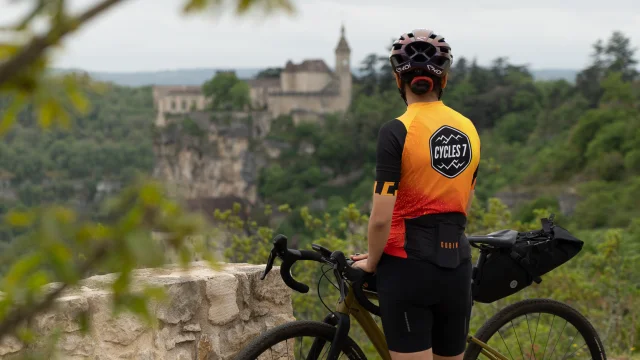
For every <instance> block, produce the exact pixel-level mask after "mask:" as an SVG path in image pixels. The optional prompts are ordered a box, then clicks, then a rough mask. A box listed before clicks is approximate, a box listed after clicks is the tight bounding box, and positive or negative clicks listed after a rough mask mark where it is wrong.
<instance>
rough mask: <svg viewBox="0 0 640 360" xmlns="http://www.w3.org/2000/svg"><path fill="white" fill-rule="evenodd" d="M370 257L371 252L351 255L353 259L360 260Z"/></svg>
mask: <svg viewBox="0 0 640 360" xmlns="http://www.w3.org/2000/svg"><path fill="white" fill-rule="evenodd" d="M368 257H369V254H355V255H351V260H353V261H360V260H364V259H367V258H368Z"/></svg>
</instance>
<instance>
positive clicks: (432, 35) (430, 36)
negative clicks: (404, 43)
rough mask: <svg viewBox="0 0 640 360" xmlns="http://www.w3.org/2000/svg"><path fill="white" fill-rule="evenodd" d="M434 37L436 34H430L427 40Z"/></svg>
mask: <svg viewBox="0 0 640 360" xmlns="http://www.w3.org/2000/svg"><path fill="white" fill-rule="evenodd" d="M436 36H437V35H436V34H431V35H429V39H435V38H436Z"/></svg>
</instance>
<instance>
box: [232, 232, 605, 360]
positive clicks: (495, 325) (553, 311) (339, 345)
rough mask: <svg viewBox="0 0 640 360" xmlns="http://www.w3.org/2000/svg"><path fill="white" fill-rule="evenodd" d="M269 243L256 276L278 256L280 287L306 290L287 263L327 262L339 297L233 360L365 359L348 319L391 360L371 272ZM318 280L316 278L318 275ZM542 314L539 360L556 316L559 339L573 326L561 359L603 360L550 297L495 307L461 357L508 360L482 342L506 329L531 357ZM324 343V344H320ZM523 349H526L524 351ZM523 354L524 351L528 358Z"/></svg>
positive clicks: (574, 318) (508, 239)
mask: <svg viewBox="0 0 640 360" xmlns="http://www.w3.org/2000/svg"><path fill="white" fill-rule="evenodd" d="M516 235H517V232H515V231H513V230H507V231H502V232H496V233H491V234H488V235H482V236H470V237H468V240H469V243H470V244H471V245H473V246H474V247H479V248H482V249H488V248H493V249H500V248H508V247H512V246H513V245H514V244H515V242H516ZM273 244H274V245H273V249H272V251H271V253H270V255H269V259H268V260H267V264H266V267H265V270H264V272H263V274H262V279H264V278H265V276H266V275H267V274H268V273H269V272H270V271H271V269H272V267H273V263H274V260H275V258H276V257H278V258H280V259H281V260H282V265H281V267H280V275H281V277H282V279H283V281H284V282H285V283H286V285H287V286H289V287H290V288H292V289H293V290H295V291H298V292H300V293H307V292H308V291H309V287H308V286H307V285H305V284H303V283H300V282H298V281H296V280H295V279H294V278H293V277H292V276H291V267H292V266H293V264H294V263H296V262H297V261H300V260H312V261H316V262H320V263H323V264H328V265H330V266H331V267H332V268H333V274H334V276H335V278H336V280H337V287H338V289H339V291H340V297H339V300H338V302H337V305H336V308H335V311H333V312H331V313H329V314H328V315H327V316H326V317H325V319H324V320H323V321H322V322H320V321H308V320H298V321H293V322H289V323H286V324H283V325H280V326H277V327H274V328H272V329H271V330H269V331H267V332H265V333H263V334H262V335H260V336H258V337H256V338H255V339H253V340H252V341H251V342H250V343H249V344H248V345H247V346H246V347H245V348H244V349H243V350H241V351H240V352H239V353H238V354H237V355H236V359H237V360H250V359H251V360H253V359H282V358H286V359H290V358H291V359H294V358H300V359H301V358H304V359H319V358H320V355H322V354H324V355H326V358H327V359H331V360H333V359H338V357H339V355H340V356H342V355H341V354H343V355H346V357H347V358H348V359H366V356H365V354H364V352H363V351H362V350H361V349H360V347H359V346H358V345H357V344H356V342H355V341H354V340H353V339H352V338H351V337H350V336H349V329H350V324H351V317H353V318H354V319H355V320H356V321H357V322H358V323H359V324H360V326H361V327H362V329H363V330H364V332H365V334H366V336H367V337H368V339H369V340H370V341H371V343H372V344H373V346H374V347H375V350H376V352H377V353H378V355H379V357H380V358H381V359H383V360H391V357H390V355H389V352H388V349H387V344H386V340H385V337H384V334H383V332H382V330H381V329H380V327H378V325H377V324H376V322H375V320H374V318H373V316H372V314H374V315H377V316H380V312H379V307H378V306H377V305H375V304H373V303H372V302H371V300H377V294H376V291H375V275H374V274H368V273H366V272H364V271H362V270H360V269H358V268H353V267H351V264H352V263H353V261H351V260H350V259H348V258H347V257H345V255H344V254H343V253H342V252H341V251H330V250H328V249H326V248H324V247H322V246H320V245H317V244H313V245H312V249H313V250H295V249H288V248H287V238H286V236H284V235H277V236H276V237H274V239H273ZM483 256H486V254H485V253H484V252H482V251H481V254H480V258H479V259H478V261H477V262H476V265H475V266H474V267H477V265H478V264H479V263H480V262H481V261H483V260H484V259H483ZM474 271H475V269H474ZM320 279H322V277H321V278H320ZM536 282H538V281H536ZM537 312H539V313H540V315H539V316H538V318H537V323H536V328H535V335H534V334H532V332H533V330H532V328H531V327H530V324H529V315H530V314H533V313H537ZM542 314H549V315H552V316H553V320H552V324H551V328H550V330H549V335H548V337H547V341H546V343H545V346H544V351H543V354H542V359H544V358H545V356H546V354H547V345H550V344H549V338H550V336H551V332H552V330H553V322H554V320H555V319H556V317H558V318H561V319H564V320H565V325H564V326H563V328H562V331H561V333H560V336H561V337H562V334H563V332H564V329H565V327H566V325H567V324H568V323H570V324H571V325H573V326H574V327H575V329H576V333H575V334H574V336H573V337H572V338H571V340H570V342H569V344H570V345H569V348H570V350H573V352H572V353H571V354H569V355H567V353H568V351H566V352H565V354H564V356H563V357H562V359H563V360H564V359H569V358H574V357H575V356H581V355H584V354H585V353H586V354H587V355H589V356H590V357H591V358H592V359H601V360H606V355H605V351H604V346H603V345H602V342H601V340H600V338H599V336H598V333H597V331H596V330H595V329H594V328H593V326H592V325H591V323H590V322H589V321H588V320H587V319H586V318H585V317H584V316H583V315H582V314H580V313H579V312H578V311H577V310H575V309H573V308H572V307H571V306H569V305H567V304H564V303H562V302H559V301H555V300H550V299H529V300H523V301H519V302H516V303H514V304H511V305H509V306H507V307H505V308H504V309H502V310H500V311H498V312H497V313H496V314H495V315H493V316H492V317H491V318H490V319H489V320H488V321H486V322H485V323H484V325H482V326H481V327H480V328H479V329H478V331H477V332H476V334H475V335H469V336H468V337H467V348H466V350H465V353H464V360H472V359H477V358H479V356H480V355H481V354H482V355H484V356H485V357H487V358H488V359H489V360H507V359H514V357H513V356H512V352H511V351H510V350H509V349H507V352H506V353H505V352H504V351H499V350H498V349H496V347H498V346H496V345H489V344H488V343H489V342H490V340H491V339H492V337H493V336H494V335H496V334H497V335H499V337H500V338H501V340H502V342H503V343H504V345H505V347H506V346H507V341H506V340H505V336H507V337H508V336H510V331H511V330H513V332H514V333H515V335H516V336H515V340H516V341H515V342H514V340H513V338H512V337H508V339H509V342H510V343H512V344H515V343H517V344H518V347H519V348H520V353H521V355H522V357H521V358H522V359H525V358H527V359H533V360H537V359H538V356H539V355H540V350H541V349H540V347H537V346H535V341H536V337H537V335H538V328H539V325H540V319H541V315H542ZM523 316H524V317H525V318H526V325H527V328H528V334H529V339H530V340H532V342H531V344H530V349H529V347H528V346H527V347H526V348H525V350H527V351H523V347H522V345H521V339H520V338H518V335H517V333H516V328H518V327H521V328H524V326H521V325H523V322H522V320H521V321H519V322H518V321H517V319H518V318H521V317H523ZM514 321H515V324H514ZM507 324H511V327H510V329H507V331H509V333H507V331H502V332H501V331H500V329H501V328H502V327H503V326H504V325H507ZM578 333H580V335H581V336H582V337H583V339H584V345H582V346H581V347H579V348H578V346H577V345H576V344H575V343H574V342H573V340H574V339H575V337H576V335H578ZM532 335H533V336H532ZM303 336H309V337H312V338H313V341H311V342H309V341H307V342H306V344H307V345H309V343H310V349H309V352H308V353H307V355H306V356H302V346H303V345H304V344H305V341H298V342H297V344H299V345H300V351H299V352H300V356H299V357H297V356H296V355H297V354H298V351H297V350H295V346H296V342H295V341H292V343H291V344H289V340H290V339H295V338H298V337H303ZM282 341H285V345H284V346H276V345H277V344H279V343H281V342H282ZM559 342H560V339H558V340H557V341H556V342H555V345H554V346H553V350H552V351H551V353H550V356H551V357H552V355H553V353H554V352H555V349H556V347H557V345H558V343H559ZM327 343H329V344H330V345H329V346H327V347H325V345H326V344H327ZM522 343H524V339H522ZM585 346H586V347H587V351H584V352H583V351H582V348H584V347H585ZM323 348H324V352H323ZM529 350H531V351H530V352H529ZM525 352H526V353H527V354H528V355H529V356H528V357H527V356H526V354H525ZM506 354H508V355H509V357H507V356H506ZM268 355H271V356H268ZM274 355H275V357H274ZM574 355H575V356H574ZM323 358H324V357H323ZM516 358H517V357H516Z"/></svg>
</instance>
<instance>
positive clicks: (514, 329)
mask: <svg viewBox="0 0 640 360" xmlns="http://www.w3.org/2000/svg"><path fill="white" fill-rule="evenodd" d="M511 326H512V328H513V333H514V334H515V335H516V341H517V342H518V348H520V354H522V360H524V352H523V351H522V346H521V345H520V339H518V334H517V333H516V328H515V326H513V322H511Z"/></svg>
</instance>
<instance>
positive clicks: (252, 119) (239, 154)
mask: <svg viewBox="0 0 640 360" xmlns="http://www.w3.org/2000/svg"><path fill="white" fill-rule="evenodd" d="M268 119H269V116H268V114H265V113H260V112H256V113H250V114H246V113H222V114H220V113H219V114H214V113H211V112H192V113H189V114H186V115H176V116H174V117H173V118H171V119H169V120H168V124H167V125H166V126H164V127H161V128H157V129H156V130H157V132H156V134H155V140H154V147H155V154H156V166H155V169H154V176H155V177H156V178H159V179H161V180H162V181H163V182H164V183H166V184H167V186H169V188H170V190H171V191H172V192H173V194H174V195H176V196H178V197H180V198H181V199H184V200H186V201H187V202H188V203H189V204H190V205H191V206H192V207H196V208H202V207H205V208H207V210H211V209H214V208H225V207H228V206H229V205H230V204H232V203H233V202H234V201H238V202H241V203H245V204H255V203H256V201H257V200H258V199H257V182H258V174H259V169H260V168H261V167H262V166H264V164H265V163H266V161H268V159H269V158H270V157H275V156H277V155H278V152H277V149H272V148H268V147H269V146H267V145H266V144H265V142H263V141H262V139H263V137H264V135H266V134H267V133H268V131H269V121H268Z"/></svg>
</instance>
